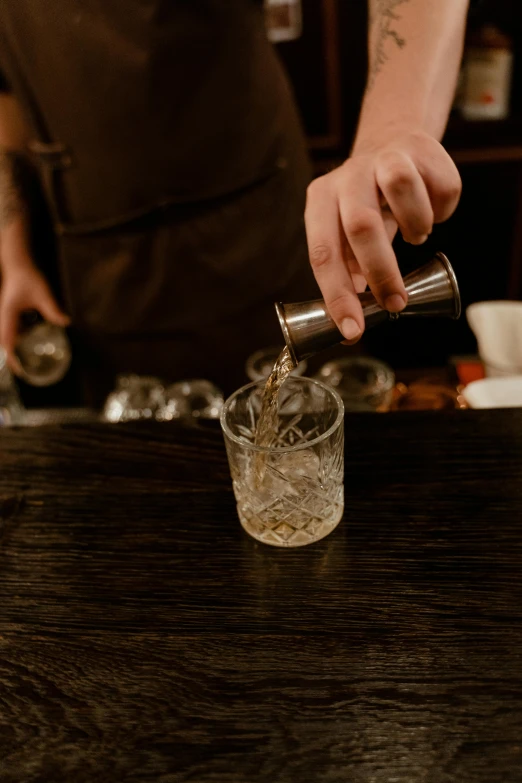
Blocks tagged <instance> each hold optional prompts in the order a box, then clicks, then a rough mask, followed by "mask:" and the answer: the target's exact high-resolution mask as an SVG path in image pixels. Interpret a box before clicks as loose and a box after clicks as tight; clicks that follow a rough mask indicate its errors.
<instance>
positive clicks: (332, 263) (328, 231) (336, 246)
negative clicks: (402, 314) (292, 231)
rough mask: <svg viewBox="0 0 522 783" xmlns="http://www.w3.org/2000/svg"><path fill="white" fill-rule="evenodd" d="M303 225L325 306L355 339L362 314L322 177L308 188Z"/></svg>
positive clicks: (330, 195) (333, 205)
mask: <svg viewBox="0 0 522 783" xmlns="http://www.w3.org/2000/svg"><path fill="white" fill-rule="evenodd" d="M305 224H306V235H307V239H308V249H309V253H310V263H311V265H312V269H313V272H314V275H315V279H316V280H317V283H318V285H319V288H320V289H321V291H322V294H323V297H324V300H325V304H326V308H327V310H328V312H329V313H330V315H331V316H332V318H333V319H334V321H335V323H336V324H337V326H338V328H339V329H340V331H341V332H342V334H343V336H344V337H345V339H346V340H348V341H349V342H355V341H356V340H358V339H359V337H360V336H361V335H362V333H363V331H364V317H363V313H362V308H361V304H360V302H359V298H358V296H357V293H356V290H355V287H354V283H353V280H352V277H351V274H350V271H349V268H348V263H347V260H348V256H349V248H348V246H347V245H346V244H344V243H343V241H342V232H341V226H340V223H339V210H338V206H337V200H336V198H335V194H334V193H333V191H332V190H331V189H330V188H328V187H325V185H324V181H323V179H322V178H320V179H318V180H315V181H314V182H312V184H311V185H310V187H309V189H308V197H307V203H306V211H305ZM343 245H344V246H343ZM360 282H361V281H360V280H359V284H360Z"/></svg>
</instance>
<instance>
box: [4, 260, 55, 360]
mask: <svg viewBox="0 0 522 783" xmlns="http://www.w3.org/2000/svg"><path fill="white" fill-rule="evenodd" d="M27 310H36V311H37V312H38V313H39V314H40V315H41V316H42V317H43V318H45V320H46V321H49V322H50V323H52V324H56V325H57V326H68V325H69V323H70V318H69V316H67V315H66V314H65V313H64V312H63V311H62V310H61V309H60V307H59V306H58V303H57V302H56V299H55V298H54V296H53V294H52V292H51V289H50V288H49V285H48V283H47V281H46V280H45V278H44V276H43V275H42V274H41V272H39V270H38V269H37V268H36V267H35V265H34V264H33V263H32V261H30V260H29V259H24V260H23V261H22V260H21V261H20V263H19V265H18V266H16V267H15V266H11V267H10V269H9V271H8V272H5V270H4V275H3V279H2V287H1V288H0V344H1V345H2V346H3V348H4V349H5V351H6V354H7V363H8V365H9V367H10V368H11V370H12V371H13V372H15V373H16V374H17V375H19V374H20V371H21V368H20V364H19V362H18V359H17V358H16V355H15V346H16V342H17V339H18V334H19V324H20V316H21V315H22V313H24V312H26V311H27Z"/></svg>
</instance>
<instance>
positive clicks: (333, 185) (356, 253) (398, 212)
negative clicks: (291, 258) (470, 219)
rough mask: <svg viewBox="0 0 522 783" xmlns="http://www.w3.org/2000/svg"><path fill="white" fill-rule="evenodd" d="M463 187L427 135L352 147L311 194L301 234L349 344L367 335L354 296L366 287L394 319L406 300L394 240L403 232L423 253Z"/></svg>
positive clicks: (407, 133)
mask: <svg viewBox="0 0 522 783" xmlns="http://www.w3.org/2000/svg"><path fill="white" fill-rule="evenodd" d="M460 193H461V180H460V176H459V173H458V171H457V168H456V166H455V164H454V163H453V161H452V160H451V158H450V156H449V155H448V154H447V152H446V151H445V150H444V148H443V147H442V146H441V144H439V142H438V141H436V139H434V138H433V137H432V136H429V135H428V134H427V133H424V132H420V131H411V130H408V129H406V130H404V129H403V130H400V131H396V132H395V133H393V134H391V135H388V136H387V137H386V138H384V139H379V140H373V141H372V142H367V143H357V145H356V147H355V150H354V153H353V155H352V157H350V158H349V159H348V160H347V161H346V162H345V163H344V164H343V165H342V166H340V167H339V168H338V169H335V170H334V171H332V172H331V173H329V174H326V175H325V176H322V177H319V178H318V179H316V180H314V181H313V182H312V183H311V185H310V186H309V188H308V196H307V203H306V212H305V223H306V233H307V239H308V248H309V253H310V263H311V265H312V268H313V271H314V274H315V277H316V280H317V283H318V285H319V287H320V289H321V291H322V294H323V297H324V299H325V303H326V307H327V309H328V311H329V313H330V314H331V316H332V318H333V319H334V321H335V323H336V324H337V326H338V328H339V329H340V331H341V332H342V333H343V335H344V337H345V339H346V341H347V342H356V341H357V340H358V339H359V338H360V337H361V335H362V333H363V331H364V317H363V313H362V308H361V305H360V302H359V299H358V296H357V294H358V293H361V292H362V291H364V290H365V289H366V286H367V285H369V286H370V289H371V291H372V293H373V294H374V296H375V298H376V299H377V301H378V302H379V304H380V305H381V307H383V308H385V309H386V310H389V311H390V312H399V311H400V310H402V309H403V308H404V307H405V306H406V302H407V294H406V289H405V287H404V283H403V281H402V277H401V275H400V272H399V267H398V264H397V259H396V257H395V253H394V251H393V248H392V240H393V237H394V236H395V234H396V232H397V228H399V229H400V231H401V233H402V236H403V237H404V239H405V240H406V241H407V242H410V243H411V244H414V245H420V244H422V243H423V242H425V241H426V239H427V238H428V235H429V234H431V231H432V228H433V224H434V223H441V222H443V221H444V220H447V218H449V217H450V215H451V214H452V213H453V212H454V210H455V208H456V207H457V204H458V202H459V198H460Z"/></svg>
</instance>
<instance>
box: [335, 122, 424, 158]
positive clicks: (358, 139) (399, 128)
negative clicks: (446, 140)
mask: <svg viewBox="0 0 522 783" xmlns="http://www.w3.org/2000/svg"><path fill="white" fill-rule="evenodd" d="M426 136H430V134H429V133H427V132H426V130H425V129H424V128H423V126H422V123H420V122H388V123H380V124H379V126H378V127H365V126H364V125H362V126H360V127H359V129H358V130H357V134H356V136H355V140H354V143H353V146H352V149H351V153H350V156H351V157H355V156H357V155H370V154H374V153H375V152H378V151H379V150H382V149H385V148H386V147H388V146H389V145H390V144H393V143H394V142H400V141H403V140H405V139H413V138H415V137H417V138H418V137H426Z"/></svg>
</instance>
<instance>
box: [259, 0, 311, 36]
mask: <svg viewBox="0 0 522 783" xmlns="http://www.w3.org/2000/svg"><path fill="white" fill-rule="evenodd" d="M265 24H266V30H267V34H268V37H269V39H270V40H271V41H272V42H273V43H280V42H282V41H294V40H295V39H296V38H300V37H301V34H302V32H303V14H302V8H301V0H265Z"/></svg>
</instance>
